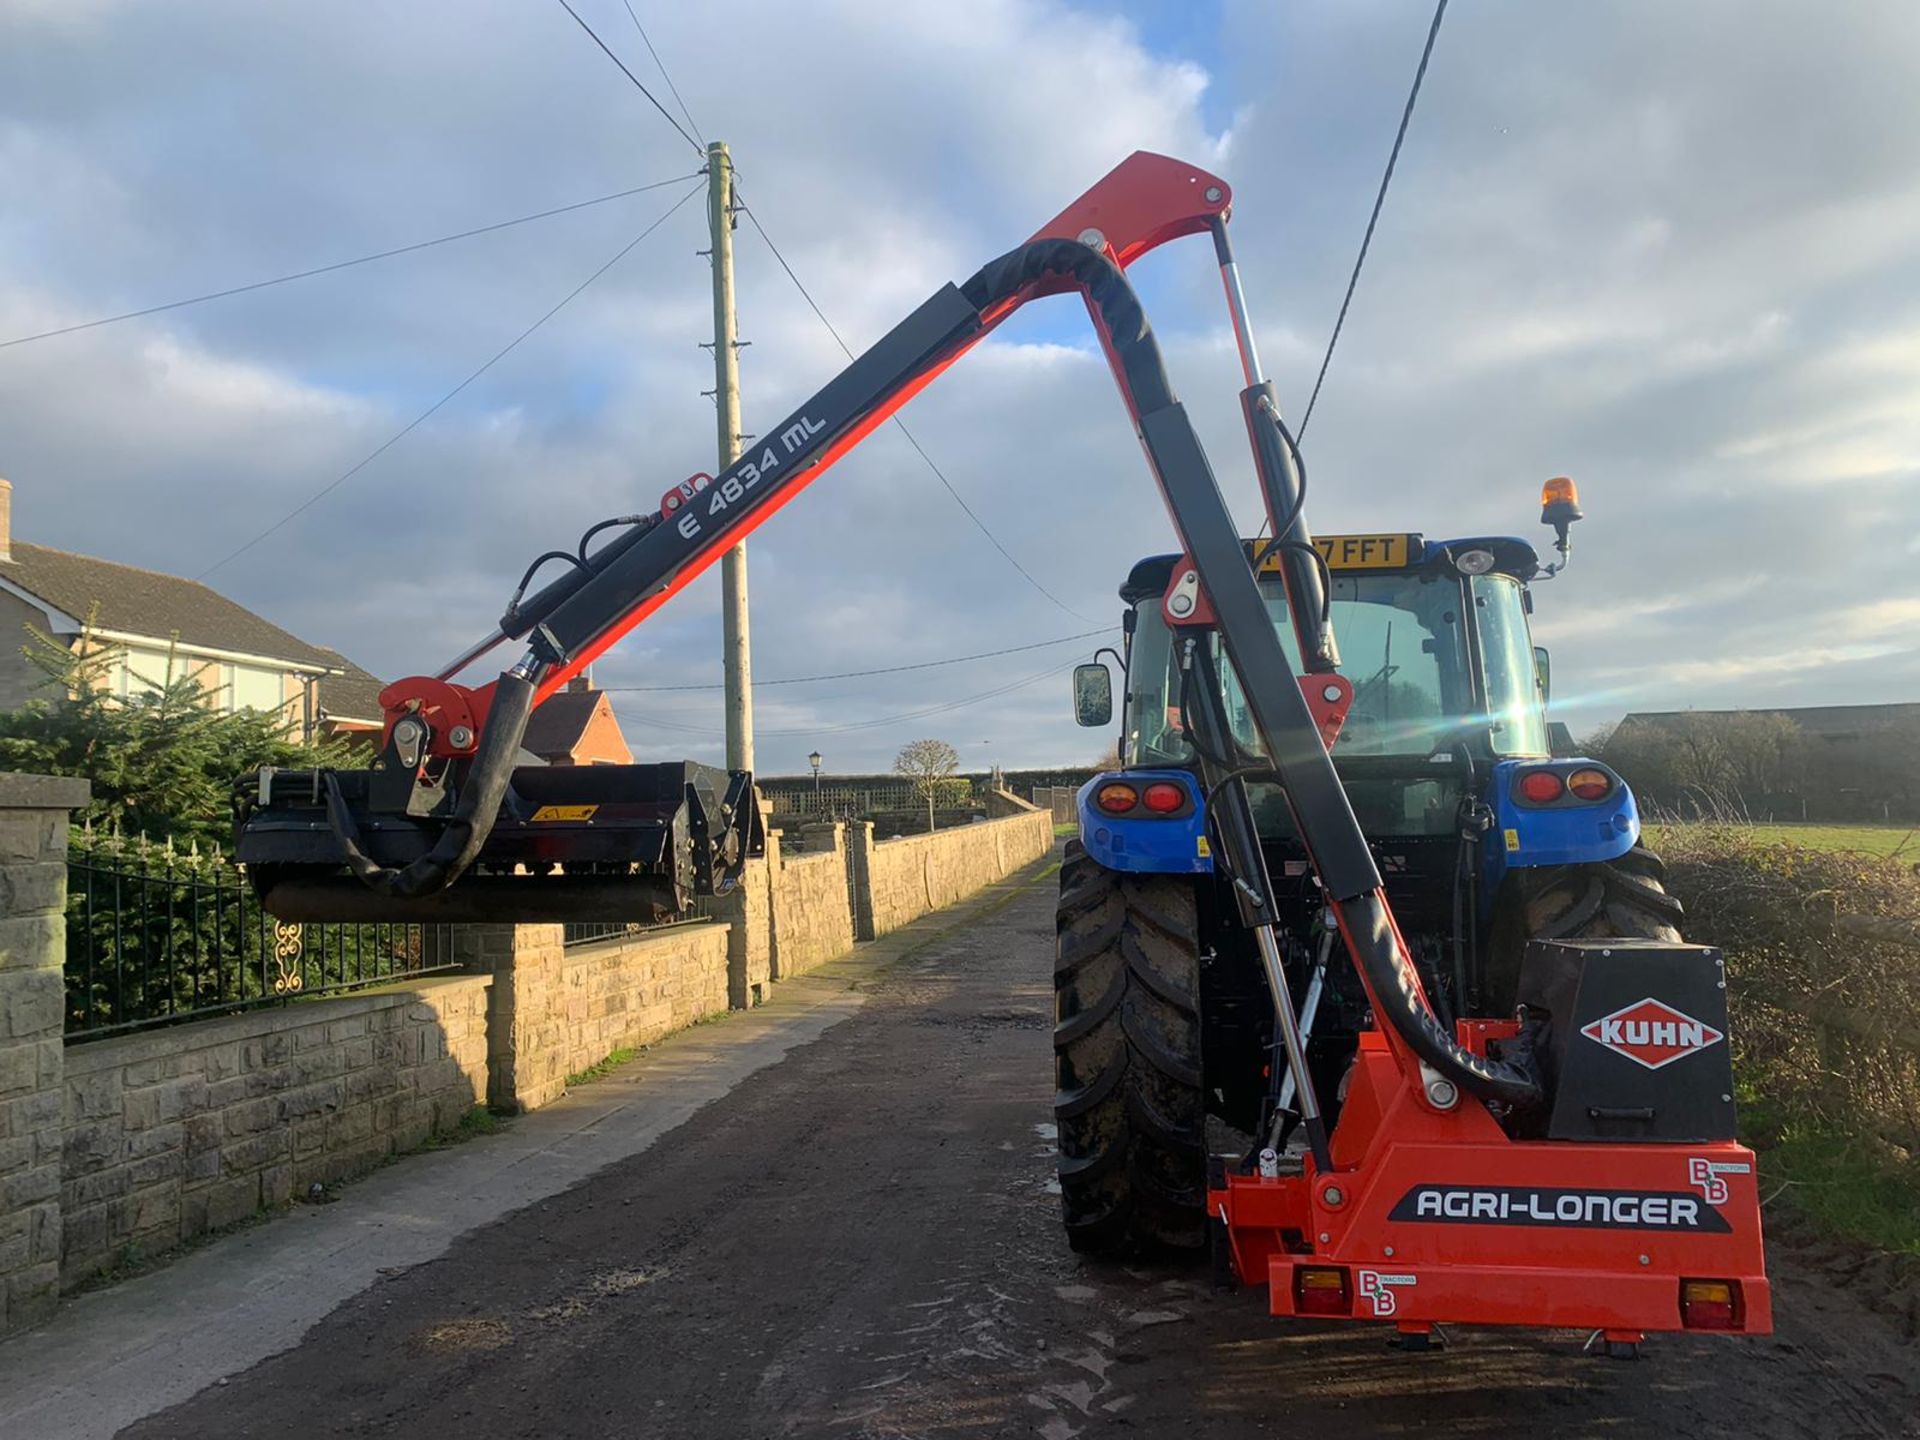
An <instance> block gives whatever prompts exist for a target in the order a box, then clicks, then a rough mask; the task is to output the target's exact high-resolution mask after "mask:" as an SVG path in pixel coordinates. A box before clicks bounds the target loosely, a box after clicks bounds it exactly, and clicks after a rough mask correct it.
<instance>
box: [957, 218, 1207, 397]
mask: <svg viewBox="0 0 1920 1440" xmlns="http://www.w3.org/2000/svg"><path fill="white" fill-rule="evenodd" d="M1049 278H1059V279H1063V280H1071V281H1073V282H1074V284H1076V285H1078V286H1079V287H1080V288H1081V289H1082V290H1084V291H1085V292H1086V295H1087V298H1088V299H1089V300H1091V301H1092V302H1093V306H1094V308H1095V309H1096V310H1098V311H1099V312H1100V320H1101V323H1102V324H1103V325H1105V326H1106V329H1107V334H1108V336H1109V337H1110V338H1111V339H1112V341H1113V349H1114V353H1115V354H1116V355H1117V356H1119V358H1120V368H1121V370H1122V372H1123V373H1124V374H1125V375H1126V377H1127V389H1128V390H1129V391H1131V392H1132V394H1133V405H1134V409H1135V410H1136V411H1138V412H1139V413H1140V414H1142V415H1150V414H1152V413H1153V412H1154V411H1156V410H1164V409H1166V407H1167V406H1169V405H1171V404H1173V403H1174V394H1173V384H1172V382H1171V381H1170V380H1168V379H1167V367H1166V363H1165V361H1163V360H1162V359H1161V356H1160V342H1159V341H1158V340H1156V339H1155V338H1154V334H1153V326H1152V325H1150V324H1149V323H1148V322H1147V312H1146V311H1145V310H1143V309H1142V308H1141V306H1140V297H1139V296H1138V295H1136V294H1134V293H1133V286H1132V285H1131V284H1130V283H1129V282H1128V280H1127V274H1126V271H1124V270H1122V269H1121V268H1120V267H1119V266H1118V265H1116V264H1114V263H1113V261H1111V260H1109V259H1108V258H1107V257H1106V256H1105V255H1104V254H1103V253H1101V252H1100V251H1098V250H1095V249H1093V248H1092V247H1091V246H1087V245H1082V244H1081V243H1080V242H1079V241H1078V240H1040V241H1036V242H1035V243H1034V244H1032V245H1022V246H1021V247H1020V248H1019V249H1018V250H1009V251H1008V252H1007V253H1006V254H1005V255H1002V256H1001V257H1000V258H999V259H998V260H989V261H988V262H987V263H986V264H985V265H982V266H981V267H980V269H979V270H978V271H976V272H975V274H974V276H973V278H972V279H971V280H968V281H967V282H966V283H965V284H963V285H961V287H960V293H961V294H962V295H964V296H966V297H967V303H968V304H970V305H972V306H973V307H974V308H975V309H976V310H984V309H986V308H987V307H988V306H989V305H992V304H994V303H996V302H998V301H1001V300H1005V299H1007V298H1009V297H1010V296H1013V295H1016V294H1018V293H1019V292H1020V291H1021V290H1024V289H1025V288H1026V287H1027V286H1029V285H1031V284H1032V283H1033V282H1034V281H1036V280H1044V279H1049Z"/></svg>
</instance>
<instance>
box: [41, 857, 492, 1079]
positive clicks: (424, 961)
mask: <svg viewBox="0 0 1920 1440" xmlns="http://www.w3.org/2000/svg"><path fill="white" fill-rule="evenodd" d="M66 922H67V956H66V980H67V1023H66V1036H67V1039H68V1040H69V1041H75V1040H91V1039H95V1038H98V1037H100V1036H105V1035H117V1034H121V1033H124V1032H126V1031H130V1030H140V1029H145V1028H148V1027H151V1026H156V1025H168V1024H172V1023H174V1022H176V1021H181V1020H189V1019H194V1018H198V1017H201V1016H208V1015H220V1014H225V1013H228V1012H231V1011H234V1010H240V1009H245V1008H248V1007H251V1006H256V1005H271V1004H275V1003H284V1002H287V1001H291V1000H294V999H296V998H298V997H300V996H303V995H323V994H328V993H332V992H337V991H341V990H352V989H357V988H359V987H361V986H366V985H378V984H385V983H387V982H389V981H393V980H399V979H403V978H405V977H407V976H411V975H422V974H428V973H431V972H434V971H439V970H452V969H457V968H459V964H460V962H459V960H458V959H457V958H456V955H455V948H454V943H453V933H452V927H450V926H446V925H298V924H290V923H287V922H284V921H280V920H276V919H275V918H274V917H273V916H271V915H269V914H268V913H267V912H266V911H265V910H264V909H263V908H262V907H261V905H260V902H259V900H258V898H257V897H256V896H255V895H254V894H253V891H252V890H251V889H250V888H249V887H248V884H247V880H246V876H245V875H243V874H242V873H241V872H240V871H239V870H238V869H237V868H236V867H235V866H234V865H233V864H232V863H231V862H230V861H228V860H226V859H225V858H224V857H222V856H219V855H207V854H202V853H199V852H198V851H195V850H185V851H183V850H178V849H175V848H174V847H172V846H171V845H157V844H153V843H151V842H149V841H146V840H144V839H139V838H136V839H130V840H129V839H122V838H120V837H118V836H107V837H101V836H94V835H88V834H81V835H76V836H74V838H73V843H72V844H71V846H70V847H69V849H68V852H67V914H66Z"/></svg>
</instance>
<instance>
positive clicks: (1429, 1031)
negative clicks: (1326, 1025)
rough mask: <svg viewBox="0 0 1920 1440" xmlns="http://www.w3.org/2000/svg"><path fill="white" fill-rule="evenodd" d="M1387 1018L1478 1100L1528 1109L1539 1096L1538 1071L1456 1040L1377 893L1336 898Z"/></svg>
mask: <svg viewBox="0 0 1920 1440" xmlns="http://www.w3.org/2000/svg"><path fill="white" fill-rule="evenodd" d="M1336 903H1337V904H1338V906H1339V909H1340V916H1341V919H1342V920H1343V921H1344V922H1345V925H1346V930H1347V933H1348V935H1349V936H1351V938H1352V948H1353V949H1354V951H1355V952H1356V956H1357V958H1358V959H1359V961H1360V965H1361V968H1362V969H1363V970H1364V971H1365V972H1366V978H1367V983H1368V985H1369V986H1370V987H1371V988H1372V990H1373V993H1374V997H1375V998H1376V999H1377V1000H1378V1001H1379V1002H1380V1005H1381V1007H1382V1008H1383V1009H1384V1010H1385V1011H1386V1012H1387V1013H1386V1019H1387V1022H1388V1023H1389V1024H1390V1025H1392V1026H1393V1028H1394V1029H1395V1030H1396V1031H1397V1032H1398V1033H1399V1035H1400V1038H1401V1039H1403V1040H1405V1041H1406V1042H1407V1044H1408V1045H1409V1046H1410V1047H1411V1048H1412V1050H1413V1053H1414V1054H1415V1055H1417V1056H1419V1057H1420V1058H1421V1059H1422V1060H1424V1061H1426V1063H1427V1064H1429V1065H1431V1066H1432V1067H1433V1068H1434V1070H1435V1071H1436V1072H1437V1073H1438V1074H1440V1075H1442V1076H1444V1077H1446V1078H1447V1079H1448V1080H1450V1081H1452V1082H1453V1083H1454V1084H1455V1085H1457V1086H1459V1087H1460V1088H1461V1089H1462V1090H1465V1091H1466V1092H1467V1093H1468V1094H1470V1095H1478V1096H1479V1097H1480V1098H1481V1099H1483V1100H1493V1101H1498V1102H1499V1103H1501V1104H1504V1105H1512V1106H1513V1107H1515V1108H1516V1109H1520V1110H1530V1109H1532V1108H1533V1107H1534V1106H1536V1105H1538V1104H1539V1103H1540V1101H1541V1099H1542V1092H1541V1088H1540V1080H1539V1077H1538V1076H1536V1075H1534V1074H1533V1073H1532V1072H1531V1071H1529V1070H1526V1069H1523V1068H1522V1067H1520V1066H1518V1065H1513V1064H1510V1063H1508V1062H1507V1061H1504V1060H1492V1059H1489V1058H1487V1057H1486V1056H1484V1055H1476V1054H1474V1053H1473V1052H1472V1051H1471V1050H1468V1049H1466V1048H1465V1047H1464V1046H1462V1045H1461V1044H1460V1043H1459V1041H1458V1040H1456V1039H1455V1038H1454V1036H1453V1035H1452V1034H1450V1033H1449V1032H1448V1030H1447V1027H1446V1026H1444V1025H1442V1024H1441V1023H1440V1020H1439V1017H1438V1016H1436V1015H1435V1014H1434V1013H1433V1010H1432V1009H1431V1008H1430V1007H1429V1006H1428V1005H1427V1004H1426V1002H1425V1001H1423V1000H1422V999H1421V997H1420V989H1419V980H1418V978H1417V977H1416V976H1415V974H1414V970H1413V964H1412V962H1411V961H1410V960H1407V959H1405V958H1404V957H1403V956H1402V955H1401V952H1400V944H1399V942H1398V941H1397V940H1396V939H1395V938H1394V934H1393V925H1392V922H1391V921H1390V920H1389V918H1388V915H1387V907H1386V904H1385V902H1383V901H1382V900H1381V898H1380V893H1379V892H1378V891H1375V892H1374V893H1373V894H1370V895H1361V896H1357V897H1356V898H1354V899H1352V900H1343V901H1339V902H1336Z"/></svg>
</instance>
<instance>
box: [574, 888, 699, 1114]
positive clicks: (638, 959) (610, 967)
mask: <svg viewBox="0 0 1920 1440" xmlns="http://www.w3.org/2000/svg"><path fill="white" fill-rule="evenodd" d="M729 929H730V927H728V926H726V925H719V924H715V923H713V922H711V921H705V922H702V921H691V922H689V923H687V924H685V925H672V926H668V927H667V928H666V929H664V930H656V931H653V932H652V933H650V934H646V935H638V936H634V937H632V938H630V939H624V940H602V941H599V942H596V943H594V944H591V945H575V946H572V947H570V948H569V949H568V950H567V952H566V956H565V960H564V963H563V965H562V970H561V1008H562V1013H563V1019H564V1028H563V1030H562V1033H561V1036H560V1057H561V1059H560V1067H559V1068H560V1074H561V1076H562V1078H563V1079H564V1077H566V1076H568V1075H577V1074H579V1073H580V1072H581V1071H582V1070H585V1069H586V1068H588V1067H589V1066H591V1065H597V1064H599V1063H600V1062H601V1061H602V1060H604V1059H606V1058H607V1056H609V1055H611V1054H612V1053H613V1052H614V1051H616V1050H627V1049H633V1048H635V1047H637V1046H641V1045H651V1044H653V1042H654V1041H656V1040H659V1039H662V1038H663V1037H665V1036H667V1035H671V1034H672V1033H673V1032H674V1031H675V1030H684V1029H685V1028H686V1027H687V1026H689V1025H691V1024H693V1022H694V1021H696V1020H701V1019H704V1018H705V1017H707V1016H709V1015H712V1014H714V1013H715V1012H716V1011H721V1010H725V1009H726V1008H727V988H728V986H727V952H728V946H729V941H730V938H731V937H730V935H729V933H728V932H729Z"/></svg>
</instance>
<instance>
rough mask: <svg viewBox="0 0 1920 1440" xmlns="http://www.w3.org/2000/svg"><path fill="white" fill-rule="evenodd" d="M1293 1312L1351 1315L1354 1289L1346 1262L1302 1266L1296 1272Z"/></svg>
mask: <svg viewBox="0 0 1920 1440" xmlns="http://www.w3.org/2000/svg"><path fill="white" fill-rule="evenodd" d="M1293 1313H1294V1314H1296V1315H1351V1314H1352V1313H1353V1291H1352V1290H1351V1289H1350V1288H1349V1287H1348V1285H1347V1269H1346V1267H1345V1266H1344V1265H1299V1266H1296V1267H1294V1272H1293Z"/></svg>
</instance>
